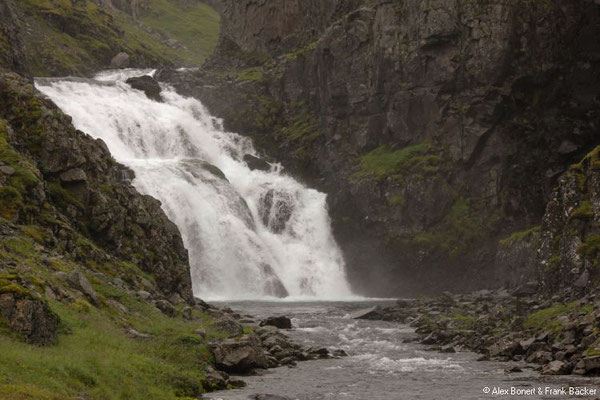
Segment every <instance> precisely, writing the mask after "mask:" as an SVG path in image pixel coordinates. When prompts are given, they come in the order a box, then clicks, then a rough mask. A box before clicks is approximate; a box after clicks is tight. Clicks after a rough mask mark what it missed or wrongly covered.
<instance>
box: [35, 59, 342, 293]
mask: <svg viewBox="0 0 600 400" xmlns="http://www.w3.org/2000/svg"><path fill="white" fill-rule="evenodd" d="M148 73H151V71H147V70H146V71H141V70H119V71H107V72H104V73H100V74H98V75H97V76H96V77H95V79H93V80H86V79H70V78H64V79H38V80H36V87H37V88H38V89H39V90H40V91H41V92H43V93H44V94H45V95H47V96H48V97H50V98H51V99H52V100H53V101H54V102H55V103H56V104H57V105H58V106H59V107H60V108H61V109H62V110H63V111H64V112H65V113H67V114H69V115H70V116H71V117H72V118H73V124H74V125H75V126H76V127H77V128H78V129H80V130H82V131H84V132H86V133H88V134H90V135H91V136H93V137H95V138H100V139H102V140H103V141H104V142H106V144H107V145H108V147H109V149H110V151H111V153H112V154H113V156H114V157H115V158H116V159H117V161H119V162H121V163H123V164H125V165H128V166H129V167H131V168H132V169H133V170H134V171H135V174H136V178H135V180H134V182H133V184H134V186H135V187H136V188H137V189H138V190H139V191H140V192H142V193H144V194H148V195H151V196H153V197H155V198H157V199H159V200H160V201H161V202H162V206H163V209H164V210H165V212H166V213H167V215H168V216H169V217H170V218H171V220H172V221H173V222H175V224H176V225H177V226H178V227H179V230H180V231H181V234H182V237H183V240H184V243H185V246H186V248H187V249H188V251H189V255H190V266H191V273H192V282H193V288H194V293H195V294H196V295H197V296H200V297H202V298H207V299H259V298H268V297H289V298H293V299H307V298H316V299H332V300H333V299H347V298H352V297H353V296H352V293H351V291H350V288H349V285H348V283H347V280H346V275H345V265H344V259H343V257H342V254H341V251H340V249H339V247H338V246H337V244H336V242H335V240H334V238H333V234H332V231H331V225H330V219H329V215H328V211H327V204H326V195H325V194H323V193H320V192H318V191H316V190H313V189H310V188H307V187H305V186H303V185H302V184H300V183H299V182H297V181H295V180H294V179H293V178H291V177H289V176H287V175H285V174H283V173H282V171H281V168H280V167H279V166H278V165H272V166H271V168H270V170H268V171H261V170H252V169H251V168H250V167H249V166H248V165H247V163H246V162H245V161H244V156H248V155H251V156H257V154H256V151H255V149H254V147H253V144H252V142H251V141H250V140H249V139H248V138H245V137H242V136H240V135H238V134H235V133H231V132H226V131H225V130H224V129H223V127H222V124H221V121H220V120H218V119H217V118H214V117H212V116H211V115H210V114H209V113H208V111H207V110H206V109H205V108H204V106H203V105H202V104H201V103H200V102H199V101H198V100H195V99H193V98H186V97H183V96H180V95H178V94H177V93H176V92H175V91H174V90H173V89H172V88H171V87H168V86H166V85H162V86H163V92H162V96H163V99H164V102H162V103H161V102H156V101H153V100H150V99H148V98H147V97H146V96H145V95H144V93H142V92H141V91H138V90H135V89H132V88H131V87H130V86H129V85H127V84H126V83H125V82H124V81H125V80H126V79H127V78H129V77H132V76H139V75H141V74H142V75H143V74H148Z"/></svg>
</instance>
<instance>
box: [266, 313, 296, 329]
mask: <svg viewBox="0 0 600 400" xmlns="http://www.w3.org/2000/svg"><path fill="white" fill-rule="evenodd" d="M260 326H274V327H276V328H279V329H292V320H291V319H289V318H288V317H286V316H284V315H281V316H279V317H269V318H267V319H265V320H264V321H261V323H260Z"/></svg>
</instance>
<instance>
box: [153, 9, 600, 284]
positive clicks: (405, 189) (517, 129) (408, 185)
mask: <svg viewBox="0 0 600 400" xmlns="http://www.w3.org/2000/svg"><path fill="white" fill-rule="evenodd" d="M599 12H600V6H598V5H597V4H596V3H595V2H593V1H589V0H578V1H575V2H570V3H568V4H565V3H564V2H560V1H555V0H550V1H529V0H519V1H511V2H500V3H499V2H492V1H487V0H477V1H467V0H458V1H454V0H452V1H450V0H436V1H433V0H432V1H417V0H414V1H412V0H407V1H354V2H346V1H344V2H342V1H335V0H331V1H323V2H318V3H315V4H313V3H312V2H300V1H296V0H281V1H277V2H264V1H254V0H245V1H224V2H223V25H222V34H221V42H220V45H219V48H218V50H217V52H216V54H215V55H214V56H213V58H212V60H211V62H209V63H208V65H207V66H206V67H205V68H204V70H203V71H200V72H198V73H188V74H174V73H167V72H165V73H163V75H162V76H163V79H167V80H170V81H171V82H174V83H175V84H176V85H177V86H178V88H179V89H180V90H182V91H184V92H187V93H189V94H193V95H195V96H198V97H200V98H201V99H202V100H203V101H204V102H205V104H207V105H208V107H209V108H210V109H211V111H213V112H214V113H216V114H217V115H218V116H221V117H224V118H225V121H226V125H227V127H228V128H230V129H232V130H236V131H240V132H243V133H246V134H249V135H251V136H252V137H253V138H254V139H255V140H256V142H257V143H258V144H259V145H260V146H262V148H263V149H265V151H266V152H267V153H268V154H271V155H273V156H275V157H276V158H277V159H278V160H281V161H282V162H283V163H284V164H285V165H286V166H287V167H288V168H289V170H290V171H292V172H293V173H295V174H297V175H299V176H303V177H304V178H305V179H306V180H307V182H309V183H310V184H313V185H315V186H317V187H319V188H321V189H322V190H325V191H326V192H327V193H328V194H329V204H330V209H331V212H332V215H333V218H334V225H335V229H336V234H337V237H338V239H339V241H340V243H341V245H342V247H343V248H344V251H345V254H346V258H347V261H348V263H349V272H350V276H351V279H352V281H353V283H354V284H355V287H357V288H358V289H359V290H361V291H363V292H370V293H374V292H377V293H379V294H384V293H385V294H396V295H397V294H399V293H405V294H409V293H410V290H411V288H420V289H422V290H438V289H441V288H448V287H461V288H469V287H481V286H499V285H504V284H509V285H512V286H514V285H520V284H522V283H524V281H527V280H530V279H532V277H533V276H534V275H535V261H532V259H535V258H536V256H535V254H536V252H537V246H538V231H539V229H538V228H536V227H537V226H539V225H540V223H541V220H542V217H543V216H544V213H545V212H546V204H547V203H548V201H549V199H550V198H551V197H552V196H553V195H552V193H553V188H554V187H555V186H556V184H557V182H558V181H559V178H560V177H561V175H562V174H563V173H564V172H565V171H566V170H568V169H569V166H570V165H571V164H576V163H578V162H579V161H580V160H581V159H582V158H583V157H584V156H585V155H586V154H587V153H588V152H589V151H590V150H591V149H592V148H593V147H594V146H595V145H596V144H597V141H598V140H597V132H596V130H597V126H598V123H599V122H600V121H599V117H600V114H599V108H598V98H597V93H598V88H599V84H600V82H599V76H598V71H599V69H598V68H599V66H598V60H599V57H598V56H599V55H600V47H599V46H598V44H597V41H596V40H595V38H596V37H597V36H598V33H600V27H599V15H598V14H599ZM273 21H276V23H273ZM549 212H551V209H549ZM546 220H548V217H546ZM546 227H547V223H544V224H543V225H542V233H541V236H542V237H546V236H547V235H548V233H547V231H546V230H547V228H546ZM524 240H525V243H524V242H523V241H524ZM542 245H543V244H542ZM543 246H544V245H543ZM389 277H394V279H387V278H389ZM382 282H389V283H388V284H387V287H382V285H383V286H386V284H382Z"/></svg>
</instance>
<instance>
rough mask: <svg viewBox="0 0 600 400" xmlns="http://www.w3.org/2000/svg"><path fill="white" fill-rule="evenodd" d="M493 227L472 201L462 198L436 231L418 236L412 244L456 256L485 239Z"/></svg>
mask: <svg viewBox="0 0 600 400" xmlns="http://www.w3.org/2000/svg"><path fill="white" fill-rule="evenodd" d="M493 225H494V221H492V220H488V221H484V220H483V217H482V216H481V214H480V213H479V212H478V210H476V209H475V208H474V201H473V200H472V199H468V198H464V197H460V198H459V199H458V200H456V202H455V203H454V205H453V206H452V208H451V209H450V212H449V213H448V214H447V215H446V217H445V218H444V219H443V221H442V222H441V223H440V224H439V226H438V228H437V229H436V230H435V231H432V232H426V233H420V234H418V235H416V236H415V237H414V238H413V239H412V240H411V242H410V244H412V245H416V246H417V247H420V248H425V249H428V250H430V251H441V252H443V253H446V254H448V255H450V256H455V255H458V254H461V253H462V252H464V251H465V250H466V249H468V248H469V247H470V246H472V245H473V242H474V241H476V240H478V239H480V238H482V237H484V236H485V234H486V233H487V232H488V230H490V229H492V227H493Z"/></svg>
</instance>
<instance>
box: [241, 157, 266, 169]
mask: <svg viewBox="0 0 600 400" xmlns="http://www.w3.org/2000/svg"><path fill="white" fill-rule="evenodd" d="M244 162H245V163H246V164H247V165H248V168H250V169H251V170H252V171H254V170H259V171H270V170H271V164H269V163H268V162H266V161H265V160H263V159H262V158H258V157H256V156H253V155H252V154H246V155H244Z"/></svg>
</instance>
